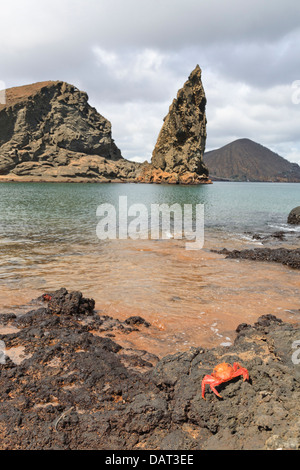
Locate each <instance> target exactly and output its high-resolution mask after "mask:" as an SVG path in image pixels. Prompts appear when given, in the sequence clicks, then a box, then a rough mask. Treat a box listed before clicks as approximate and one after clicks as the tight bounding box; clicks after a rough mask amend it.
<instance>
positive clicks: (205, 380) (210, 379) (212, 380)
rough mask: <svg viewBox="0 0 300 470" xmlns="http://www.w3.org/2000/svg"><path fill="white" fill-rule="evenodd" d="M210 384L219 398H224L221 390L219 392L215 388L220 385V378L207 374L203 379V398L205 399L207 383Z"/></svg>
mask: <svg viewBox="0 0 300 470" xmlns="http://www.w3.org/2000/svg"><path fill="white" fill-rule="evenodd" d="M206 384H208V385H209V386H210V388H211V390H212V391H213V392H214V393H215V394H216V395H217V396H218V397H219V398H222V397H221V395H220V394H219V392H217V390H216V389H215V387H216V386H217V385H220V381H219V380H216V379H215V378H214V377H212V376H211V375H206V376H205V377H204V378H203V380H202V386H201V388H202V398H204V400H205V396H204V394H205V385H206Z"/></svg>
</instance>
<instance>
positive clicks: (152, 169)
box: [137, 65, 210, 184]
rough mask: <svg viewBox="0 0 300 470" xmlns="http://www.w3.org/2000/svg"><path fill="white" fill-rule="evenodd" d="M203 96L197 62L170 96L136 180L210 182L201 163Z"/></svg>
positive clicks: (203, 118)
mask: <svg viewBox="0 0 300 470" xmlns="http://www.w3.org/2000/svg"><path fill="white" fill-rule="evenodd" d="M205 107H206V97H205V92H204V88H203V85H202V81H201V69H200V67H199V65H197V66H196V68H195V69H194V70H193V72H192V73H191V74H190V76H189V79H188V80H187V81H186V83H185V84H184V86H183V88H181V89H180V90H179V91H178V93H177V97H176V98H175V99H174V100H173V103H172V104H171V106H170V108H169V112H168V114H167V116H166V117H165V118H164V123H163V126H162V128H161V131H160V133H159V136H158V139H157V142H156V145H155V148H154V150H153V153H152V159H151V164H144V167H143V169H142V171H141V174H140V175H139V176H138V178H137V179H138V181H141V182H149V183H172V184H176V183H181V184H199V183H207V182H210V180H209V178H208V170H207V168H206V166H205V165H204V163H203V154H204V150H205V143H206V114H205Z"/></svg>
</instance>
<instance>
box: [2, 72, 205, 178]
mask: <svg viewBox="0 0 300 470" xmlns="http://www.w3.org/2000/svg"><path fill="white" fill-rule="evenodd" d="M205 105H206V98H205V94H204V89H203V86H202V83H201V70H200V67H199V66H197V67H196V68H195V70H194V71H193V72H192V73H191V75H190V77H189V79H188V81H187V82H186V83H185V85H184V87H183V88H182V89H181V90H179V92H178V96H177V99H176V100H174V102H173V104H172V106H171V107H170V111H169V114H168V116H167V117H166V118H165V122H164V125H163V128H162V130H161V133H160V135H159V138H158V141H157V144H156V146H155V149H154V152H153V157H152V162H151V164H149V163H147V162H145V163H144V164H140V163H136V162H133V161H128V160H126V159H125V158H123V157H122V154H121V151H120V149H119V148H118V147H117V146H116V144H115V142H114V140H113V138H112V132H111V123H110V122H109V121H108V120H107V119H106V118H105V117H103V116H102V115H101V114H99V113H98V112H97V110H96V109H95V108H93V107H92V106H90V105H89V103H88V95H87V93H85V92H83V91H80V90H78V89H77V88H76V87H75V86H73V85H70V84H68V83H66V82H63V81H49V82H39V83H35V84H32V85H25V86H21V87H15V88H10V89H7V90H6V102H5V104H0V181H46V182H139V183H160V182H161V183H162V182H163V183H183V184H195V183H205V182H209V179H208V171H207V168H206V167H205V165H204V164H203V161H202V157H203V153H204V149H205V141H206V117H205Z"/></svg>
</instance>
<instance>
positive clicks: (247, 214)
mask: <svg viewBox="0 0 300 470" xmlns="http://www.w3.org/2000/svg"><path fill="white" fill-rule="evenodd" d="M119 196H127V198H128V206H130V205H132V204H134V203H143V204H145V205H146V207H147V208H149V213H150V205H151V204H162V203H166V204H169V205H171V204H174V203H179V204H181V205H182V207H183V204H193V205H196V204H204V211H205V245H204V249H203V250H199V251H192V252H188V251H187V250H185V249H184V243H183V241H182V240H172V239H170V240H114V241H101V240H99V239H98V238H97V235H96V227H97V224H98V221H99V217H97V215H96V210H97V207H98V206H99V205H100V204H103V203H109V204H113V205H114V206H116V207H118V203H119ZM299 204H300V184H286V183H282V184H281V183H225V182H224V183H223V182H216V183H214V184H212V185H203V186H190V187H185V186H177V185H176V186H173V185H172V186H171V185H170V186H169V185H166V186H164V185H135V184H75V183H72V184H50V183H47V184H46V183H45V184H43V183H24V184H23V183H1V184H0V249H1V251H0V312H7V311H15V310H16V307H17V306H20V305H22V304H24V303H26V302H29V300H30V299H32V298H34V297H37V296H38V295H40V294H41V293H43V292H46V291H51V289H52V290H53V289H58V288H60V287H66V288H68V289H78V290H81V291H82V292H83V293H84V295H86V296H92V297H93V298H95V300H96V306H97V307H98V309H99V310H100V311H103V312H105V313H108V314H111V315H113V316H119V317H120V318H126V317H128V316H130V315H132V314H140V315H142V316H143V317H144V318H146V317H147V318H148V319H149V320H150V322H152V324H153V325H154V326H156V330H155V331H152V333H151V335H150V334H148V336H147V335H146V333H145V335H146V336H145V337H144V338H143V341H144V343H143V345H144V347H145V345H146V346H147V347H148V348H150V349H151V348H152V349H153V350H154V351H156V352H157V353H162V352H164V351H166V352H168V351H169V350H170V351H171V350H174V348H175V349H182V347H183V346H185V345H187V346H190V345H196V344H198V343H199V341H200V340H201V341H202V343H204V344H210V345H211V344H215V343H216V342H219V343H221V342H224V343H230V342H231V341H232V338H233V335H232V331H233V329H234V327H236V326H237V324H238V323H239V322H240V321H244V320H245V319H247V318H248V319H250V320H251V319H252V318H257V316H259V314H262V313H272V312H273V313H274V311H275V310H276V309H277V310H279V311H280V312H287V311H289V310H290V311H292V310H293V309H295V308H296V307H297V308H299V303H298V304H297V302H296V298H297V296H298V298H299V293H300V286H299V278H298V277H297V276H299V273H296V272H294V271H292V270H289V269H288V268H286V267H282V266H280V265H278V266H277V265H276V266H274V265H273V264H272V265H270V264H265V263H260V264H257V263H256V264H253V263H251V262H247V261H245V262H240V263H239V262H236V261H231V262H230V261H229V260H224V257H223V256H221V255H216V254H212V253H211V252H210V250H209V249H210V248H214V247H218V248H222V247H228V248H232V247H235V246H237V247H241V246H242V247H248V246H258V245H259V244H261V242H260V241H257V240H253V239H252V236H253V234H261V235H268V234H272V233H274V232H276V231H279V230H280V231H284V232H285V233H286V242H287V243H290V244H293V246H295V245H296V246H297V244H298V245H299V241H300V238H299V236H300V230H299V228H295V227H291V226H288V225H287V223H286V220H287V215H288V213H289V211H290V210H291V209H292V208H293V207H295V206H298V205H299ZM254 265H255V268H253V266H254ZM253 269H255V270H256V275H255V279H254V278H253ZM250 279H251V281H250ZM237 280H238V282H237ZM289 315H292V313H291V312H290V313H289ZM183 320H184V322H185V327H184V328H183V327H179V326H178V322H179V321H183ZM132 341H133V344H135V343H136V342H137V341H140V337H139V340H138V339H136V341H135V340H134V339H133V340H132Z"/></svg>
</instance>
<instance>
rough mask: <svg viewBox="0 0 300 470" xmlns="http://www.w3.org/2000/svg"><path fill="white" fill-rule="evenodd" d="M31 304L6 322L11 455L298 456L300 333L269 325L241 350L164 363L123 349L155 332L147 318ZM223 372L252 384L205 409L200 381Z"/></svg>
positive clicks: (271, 320)
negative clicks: (234, 369) (226, 452)
mask: <svg viewBox="0 0 300 470" xmlns="http://www.w3.org/2000/svg"><path fill="white" fill-rule="evenodd" d="M33 305H34V309H33V310H31V311H29V312H28V313H26V314H24V315H21V316H16V315H14V314H6V315H5V314H4V315H1V318H0V322H1V324H2V326H3V328H4V327H5V328H6V332H5V334H4V333H3V334H1V336H0V339H1V340H2V341H3V342H4V343H5V351H4V352H5V354H6V356H5V357H4V356H3V355H2V356H1V359H2V360H1V361H0V370H1V373H0V384H1V386H0V393H1V400H0V409H1V413H0V414H1V420H0V426H1V427H0V429H1V431H0V436H1V449H2V450H4V449H6V450H8V449H24V450H31V449H62V450H67V449H73V450H75V449H78V450H79V449H103V450H142V449H147V450H171V449H172V450H207V449H278V448H283V449H299V448H300V426H299V411H300V364H299V356H300V354H298V352H299V349H298V350H297V345H298V343H299V340H300V323H297V324H289V323H284V322H282V321H281V320H280V319H278V318H276V317H274V316H273V315H265V316H262V317H260V318H258V320H257V322H256V323H255V324H254V325H247V324H246V323H242V324H240V325H238V326H237V330H236V339H235V342H234V345H232V346H229V347H218V348H213V349H204V348H202V347H201V345H199V347H197V348H191V349H190V350H189V351H186V352H182V353H177V354H174V355H169V356H166V357H163V358H161V359H160V358H158V357H156V356H154V355H153V354H151V353H149V352H147V351H140V350H133V349H124V348H122V347H121V346H120V345H118V344H117V343H116V342H115V341H114V334H115V332H116V331H118V332H122V333H123V334H124V335H130V333H131V332H132V331H137V330H142V329H143V328H150V329H151V325H150V324H149V323H147V322H146V321H145V320H143V318H141V317H130V318H128V319H127V320H125V321H123V322H121V321H119V320H117V319H114V318H111V317H109V316H101V314H100V313H97V312H96V311H95V303H94V301H93V300H92V299H85V298H84V297H83V296H82V294H81V293H80V292H67V291H66V289H60V290H59V291H56V292H52V293H51V292H50V293H47V294H45V295H43V296H42V297H40V298H39V299H37V300H36V301H34V302H33ZM299 313H300V311H299ZM298 347H299V345H298ZM14 351H15V352H16V351H18V352H19V356H18V360H16V359H14V360H13V358H14V355H13V352H14ZM220 362H229V363H231V364H232V363H233V362H239V363H240V364H242V365H243V366H244V367H246V368H247V369H248V371H249V374H250V380H249V382H247V381H246V382H243V381H242V379H241V378H236V379H234V380H232V381H230V382H227V383H225V384H223V385H221V386H219V387H218V390H219V391H220V392H222V393H221V394H222V396H223V399H219V398H218V397H217V396H216V395H214V394H213V393H212V392H211V391H210V390H209V388H208V387H207V391H206V400H203V398H202V397H201V381H202V378H203V376H204V375H206V374H210V373H211V372H212V370H213V368H214V367H215V365H216V364H218V363H220Z"/></svg>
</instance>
